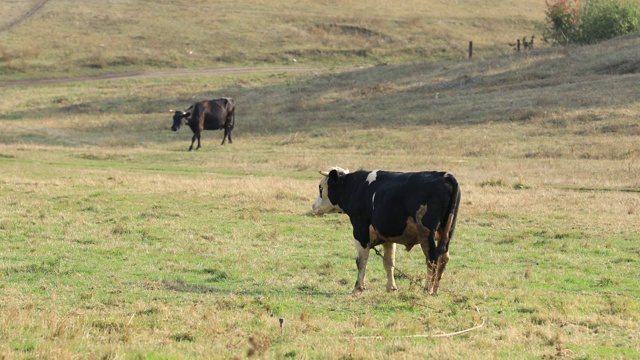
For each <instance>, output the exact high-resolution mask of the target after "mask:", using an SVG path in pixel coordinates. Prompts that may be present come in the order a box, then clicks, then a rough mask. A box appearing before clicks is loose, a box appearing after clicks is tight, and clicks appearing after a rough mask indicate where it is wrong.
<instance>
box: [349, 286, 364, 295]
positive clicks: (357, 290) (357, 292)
mask: <svg viewBox="0 0 640 360" xmlns="http://www.w3.org/2000/svg"><path fill="white" fill-rule="evenodd" d="M364 290H365V288H364V286H360V287H357V288H354V289H353V291H352V292H351V293H352V294H353V295H357V294H360V293H361V292H363V291H364Z"/></svg>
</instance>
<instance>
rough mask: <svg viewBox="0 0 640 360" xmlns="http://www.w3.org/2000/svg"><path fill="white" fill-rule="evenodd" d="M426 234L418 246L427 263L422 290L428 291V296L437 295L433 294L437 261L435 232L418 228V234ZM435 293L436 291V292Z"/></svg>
mask: <svg viewBox="0 0 640 360" xmlns="http://www.w3.org/2000/svg"><path fill="white" fill-rule="evenodd" d="M424 233H426V236H421V239H422V241H420V246H421V247H422V252H423V253H424V255H425V258H426V261H427V282H426V283H425V287H424V290H425V291H428V292H429V294H430V295H437V293H436V294H434V293H433V284H434V282H435V281H436V272H437V271H436V269H437V266H436V265H437V261H438V249H437V248H436V236H435V232H434V231H431V230H429V229H427V228H425V227H422V226H420V227H418V234H419V236H420V235H421V234H424ZM436 292H437V290H436Z"/></svg>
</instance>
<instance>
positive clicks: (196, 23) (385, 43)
mask: <svg viewBox="0 0 640 360" xmlns="http://www.w3.org/2000/svg"><path fill="white" fill-rule="evenodd" d="M41 3H42V0H40V1H36V0H28V1H27V0H25V1H8V2H3V3H2V4H1V5H0V10H2V13H3V14H9V16H3V17H2V19H0V29H6V30H5V31H0V44H2V45H0V79H9V78H12V77H23V78H24V77H28V78H37V77H42V76H47V77H50V76H69V74H75V75H80V74H82V75H86V74H90V73H100V72H113V71H122V70H131V69H142V68H145V69H149V68H193V67H200V68H204V67H206V68H208V67H218V66H229V65H239V64H244V65H247V64H250V65H263V64H291V63H293V62H294V61H295V62H296V63H302V64H306V65H310V64H315V65H322V66H327V65H345V64H376V63H382V62H389V63H398V62H415V61H424V60H430V59H460V58H465V57H466V56H467V47H468V42H469V41H470V40H473V41H474V44H475V56H476V57H483V56H491V55H495V54H501V53H509V52H511V51H512V48H511V47H510V46H509V45H508V43H510V42H514V41H515V39H516V38H522V37H523V36H531V35H533V34H538V31H537V30H536V24H538V23H540V22H542V21H543V20H544V1H530V0H509V1H502V2H498V3H496V2H494V1H490V0H483V1H471V0H461V1H455V2H451V1H444V0H443V1H434V2H429V4H425V3H424V2H422V1H418V0H410V1H403V2H402V3H400V4H398V3H393V2H375V3H372V2H370V1H366V0H358V1H349V2H342V1H333V0H327V1H310V0H302V1H289V2H279V1H262V0H249V1H225V2H221V3H216V2H212V1H200V2H197V3H193V2H191V1H183V0H170V1H162V2H155V1H153V2H152V1H132V0H124V1H122V0H108V1H102V2H96V1H91V2H82V3H78V2H76V1H70V0H49V1H47V2H46V3H45V4H44V5H42V4H41ZM28 5H31V6H36V5H37V6H39V8H38V11H36V12H34V13H33V14H31V16H30V17H28V18H27V19H24V21H22V22H20V23H18V24H17V25H15V26H13V27H10V28H8V29H7V27H8V26H9V25H11V24H14V23H15V22H16V21H17V20H19V19H22V17H24V16H25V14H28V12H29V11H30V9H31V7H29V6H28ZM538 38H540V37H539V34H538Z"/></svg>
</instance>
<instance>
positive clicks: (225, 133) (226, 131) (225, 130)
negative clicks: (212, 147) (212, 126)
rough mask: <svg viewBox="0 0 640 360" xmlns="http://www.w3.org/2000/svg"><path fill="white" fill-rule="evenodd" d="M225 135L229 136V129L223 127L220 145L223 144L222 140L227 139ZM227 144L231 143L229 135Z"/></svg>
mask: <svg viewBox="0 0 640 360" xmlns="http://www.w3.org/2000/svg"><path fill="white" fill-rule="evenodd" d="M227 137H229V129H228V128H224V136H223V137H222V143H221V144H220V145H224V142H225V141H226V140H227ZM229 144H231V137H229Z"/></svg>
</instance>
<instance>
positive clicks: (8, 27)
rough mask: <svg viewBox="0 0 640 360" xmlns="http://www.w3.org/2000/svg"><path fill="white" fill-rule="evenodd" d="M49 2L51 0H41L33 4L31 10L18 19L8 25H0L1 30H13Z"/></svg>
mask: <svg viewBox="0 0 640 360" xmlns="http://www.w3.org/2000/svg"><path fill="white" fill-rule="evenodd" d="M48 2H49V0H39V1H38V2H37V3H36V4H35V5H33V7H32V8H31V10H29V11H27V12H26V13H24V14H22V16H20V17H19V18H17V19H16V20H13V21H12V22H10V23H9V24H7V25H5V26H3V27H0V32H3V31H7V30H11V29H13V28H14V27H16V26H18V25H20V24H22V23H23V22H25V21H27V20H29V18H30V17H32V16H33V15H35V14H36V13H37V12H38V11H40V9H42V8H43V7H44V6H45V5H46V4H47V3H48ZM5 16H6V14H5Z"/></svg>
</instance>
